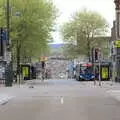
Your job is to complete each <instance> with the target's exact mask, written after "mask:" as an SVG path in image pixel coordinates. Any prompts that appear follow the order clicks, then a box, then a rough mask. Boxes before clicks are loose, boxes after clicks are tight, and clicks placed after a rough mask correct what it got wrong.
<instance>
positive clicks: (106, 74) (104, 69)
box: [102, 67, 108, 79]
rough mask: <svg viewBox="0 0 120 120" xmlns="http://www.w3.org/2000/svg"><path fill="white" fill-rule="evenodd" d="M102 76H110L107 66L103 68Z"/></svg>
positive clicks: (105, 77)
mask: <svg viewBox="0 0 120 120" xmlns="http://www.w3.org/2000/svg"><path fill="white" fill-rule="evenodd" d="M102 78H103V79H107V78H108V68H105V67H103V68H102Z"/></svg>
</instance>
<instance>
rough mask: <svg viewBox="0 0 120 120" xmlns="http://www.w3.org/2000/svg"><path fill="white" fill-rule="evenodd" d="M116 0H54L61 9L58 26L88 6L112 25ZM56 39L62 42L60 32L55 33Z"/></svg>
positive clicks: (57, 41)
mask: <svg viewBox="0 0 120 120" xmlns="http://www.w3.org/2000/svg"><path fill="white" fill-rule="evenodd" d="M113 1H114V0H53V2H54V4H55V5H56V6H57V8H58V9H59V13H60V17H59V18H58V19H57V23H58V27H59V25H62V24H63V23H64V22H66V21H68V20H69V18H70V16H71V14H72V13H74V12H76V11H78V10H81V9H83V8H87V9H88V10H94V11H97V12H99V13H100V14H101V15H102V16H103V17H104V18H105V19H106V20H107V21H108V23H109V25H110V27H112V22H113V20H114V19H115V5H114V2H113ZM53 36H54V41H55V42H56V43H60V42H61V41H62V39H61V37H60V35H59V32H56V33H54V34H53Z"/></svg>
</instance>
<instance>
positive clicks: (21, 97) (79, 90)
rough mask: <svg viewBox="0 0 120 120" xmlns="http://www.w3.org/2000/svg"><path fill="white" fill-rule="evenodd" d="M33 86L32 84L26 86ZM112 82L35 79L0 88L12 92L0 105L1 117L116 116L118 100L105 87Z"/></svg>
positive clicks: (84, 119)
mask: <svg viewBox="0 0 120 120" xmlns="http://www.w3.org/2000/svg"><path fill="white" fill-rule="evenodd" d="M30 86H33V88H30ZM118 87H119V85H117V84H116V83H114V84H113V86H110V82H103V84H102V87H99V86H98V84H97V85H96V86H94V84H93V82H77V81H75V80H49V81H44V82H41V81H39V80H36V81H32V82H30V83H26V84H25V85H21V86H14V87H12V88H1V92H2V93H4V94H5V95H8V96H12V97H13V98H12V99H11V100H9V102H8V103H7V104H4V105H0V118H1V120H8V119H9V120H68V119H69V120H120V115H119V111H120V102H119V101H118V100H117V99H115V98H114V97H113V96H111V95H110V94H109V93H110V92H109V91H111V90H117V89H118Z"/></svg>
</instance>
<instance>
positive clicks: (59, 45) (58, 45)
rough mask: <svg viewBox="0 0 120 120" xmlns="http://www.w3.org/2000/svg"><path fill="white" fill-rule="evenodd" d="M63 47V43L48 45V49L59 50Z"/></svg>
mask: <svg viewBox="0 0 120 120" xmlns="http://www.w3.org/2000/svg"><path fill="white" fill-rule="evenodd" d="M63 46H64V44H63V43H60V44H49V47H50V48H52V49H59V48H61V47H63Z"/></svg>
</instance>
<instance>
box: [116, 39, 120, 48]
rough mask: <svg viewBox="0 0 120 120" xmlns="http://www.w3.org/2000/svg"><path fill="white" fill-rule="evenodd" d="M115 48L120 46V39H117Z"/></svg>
mask: <svg viewBox="0 0 120 120" xmlns="http://www.w3.org/2000/svg"><path fill="white" fill-rule="evenodd" d="M115 48H120V40H116V41H115Z"/></svg>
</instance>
